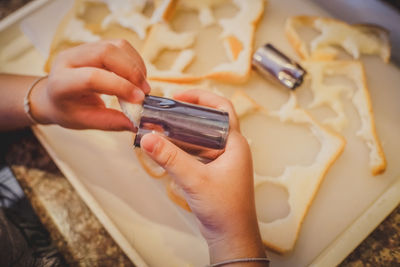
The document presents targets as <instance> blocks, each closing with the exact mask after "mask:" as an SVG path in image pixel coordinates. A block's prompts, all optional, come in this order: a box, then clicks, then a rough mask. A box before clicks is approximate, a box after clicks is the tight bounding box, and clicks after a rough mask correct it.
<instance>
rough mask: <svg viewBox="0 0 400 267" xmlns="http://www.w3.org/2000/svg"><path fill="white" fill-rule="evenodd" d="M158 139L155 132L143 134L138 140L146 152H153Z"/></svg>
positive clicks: (158, 141)
mask: <svg viewBox="0 0 400 267" xmlns="http://www.w3.org/2000/svg"><path fill="white" fill-rule="evenodd" d="M159 143H160V139H159V137H158V136H157V135H156V134H152V133H149V134H145V135H144V136H143V137H142V140H141V141H140V147H141V148H143V149H144V150H145V151H146V152H147V153H150V154H151V153H153V151H154V150H155V148H156V147H157V146H158V145H159Z"/></svg>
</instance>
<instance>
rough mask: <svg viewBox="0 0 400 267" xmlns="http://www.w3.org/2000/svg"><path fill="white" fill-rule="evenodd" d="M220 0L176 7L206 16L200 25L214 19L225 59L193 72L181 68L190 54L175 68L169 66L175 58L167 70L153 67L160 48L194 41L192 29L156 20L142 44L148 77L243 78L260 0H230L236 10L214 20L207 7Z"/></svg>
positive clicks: (170, 79) (260, 11) (184, 46)
mask: <svg viewBox="0 0 400 267" xmlns="http://www.w3.org/2000/svg"><path fill="white" fill-rule="evenodd" d="M224 2H226V1H216V2H212V1H202V2H200V1H182V2H180V3H179V4H178V8H189V9H196V10H198V11H199V12H200V17H207V18H204V19H203V22H202V23H203V26H204V25H205V26H209V25H210V24H213V23H215V24H217V25H218V26H220V27H221V28H222V33H221V34H220V39H221V40H222V42H223V45H224V47H225V51H226V55H227V57H228V59H229V61H228V62H222V63H220V64H218V65H216V66H214V67H213V68H212V69H211V70H210V71H208V72H207V73H203V74H196V75H194V74H190V73H186V72H185V68H186V67H187V66H188V65H189V64H190V63H191V61H192V60H193V59H194V57H188V58H187V59H186V60H185V62H186V64H182V65H181V66H182V67H181V68H179V69H176V68H174V67H173V66H175V65H176V61H175V62H174V63H173V64H172V65H171V67H170V68H167V70H160V69H157V68H156V66H155V65H154V64H153V63H154V61H155V60H156V59H157V58H158V56H159V55H160V53H161V52H162V51H165V50H180V49H188V48H189V47H192V46H193V45H194V41H195V40H194V38H195V33H194V32H181V33H177V32H174V31H173V30H172V29H171V28H170V27H168V26H167V25H165V24H159V25H155V26H153V27H152V30H151V32H150V34H149V37H148V39H147V40H146V42H145V44H144V47H143V57H144V58H145V60H146V61H147V66H148V68H149V78H150V79H153V80H159V81H168V82H197V81H200V80H202V79H206V78H211V79H216V80H221V81H224V82H231V83H239V82H245V81H247V79H248V78H249V75H250V70H251V56H252V52H253V42H254V35H255V30H256V24H257V22H258V21H259V19H260V18H261V16H262V14H263V10H264V1H263V0H252V1H248V2H245V1H240V0H233V1H232V3H233V4H234V5H235V6H236V7H237V8H238V9H239V12H237V14H236V15H235V16H234V17H232V18H224V19H220V20H218V21H216V22H215V21H214V18H213V17H212V11H211V9H212V7H213V6H216V5H218V4H223V3H224ZM180 5H181V6H180ZM182 6H183V7H182ZM201 12H203V13H201ZM202 14H203V15H202ZM204 14H208V15H204ZM196 56H197V57H207V56H209V55H200V54H198V55H196ZM181 57H182V56H181V55H180V56H178V59H181Z"/></svg>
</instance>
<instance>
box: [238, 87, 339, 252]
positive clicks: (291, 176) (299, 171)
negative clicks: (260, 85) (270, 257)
mask: <svg viewBox="0 0 400 267" xmlns="http://www.w3.org/2000/svg"><path fill="white" fill-rule="evenodd" d="M233 98H234V101H232V102H233V105H234V108H235V110H236V112H237V113H238V114H242V115H244V114H251V112H261V113H263V114H264V115H265V116H271V117H273V118H277V119H279V120H280V121H282V122H291V123H298V124H305V125H308V127H309V128H310V130H311V132H312V133H313V135H314V136H315V137H316V138H317V139H318V141H319V143H320V144H321V148H320V151H319V152H318V154H317V156H316V158H315V160H314V162H313V163H312V164H311V165H308V166H303V165H288V166H286V167H285V169H284V171H283V173H282V174H281V175H280V176H278V177H267V176H262V175H259V174H257V173H255V176H254V187H255V191H256V192H257V189H258V187H260V186H261V185H263V184H265V183H271V184H274V185H277V186H281V187H283V188H286V189H287V192H288V195H289V198H288V204H289V206H290V212H289V214H288V215H287V216H286V217H284V218H281V219H276V220H274V221H272V222H269V223H266V222H263V221H261V220H259V226H260V232H261V236H262V240H263V243H264V244H265V245H266V246H267V247H268V248H270V249H272V250H274V251H276V252H278V253H285V252H289V251H291V250H293V248H294V245H295V243H296V240H297V238H298V234H299V232H300V228H301V225H302V222H303V220H304V217H305V216H306V214H307V211H308V209H309V207H310V205H311V203H312V200H313V199H314V197H315V195H316V193H317V191H318V188H319V186H320V184H321V182H322V180H323V178H324V177H325V174H326V173H327V171H328V169H329V168H330V166H331V165H332V164H333V163H334V162H335V161H336V159H337V158H338V157H339V155H340V154H341V152H342V151H343V148H344V145H345V140H344V139H343V138H342V137H341V136H340V135H338V134H336V133H334V132H332V131H330V130H328V129H327V128H326V127H323V126H321V125H320V124H319V123H318V122H316V121H315V120H314V119H313V118H312V117H311V116H310V115H309V114H308V113H307V112H306V111H304V110H303V109H300V108H299V107H298V105H297V100H296V96H295V94H294V93H291V95H290V97H289V100H288V101H287V103H286V104H284V105H283V106H282V107H281V108H280V109H279V110H277V111H269V110H267V109H265V108H264V107H262V106H260V105H259V106H258V107H257V108H255V107H253V105H256V104H255V103H256V102H255V101H254V100H252V99H251V98H250V97H249V96H248V95H246V94H245V93H244V92H242V91H241V92H240V93H237V94H235V95H234V96H233ZM249 99H251V101H250V100H249ZM249 103H251V105H248V104H249ZM249 106H250V107H251V108H250V109H249V108H244V107H249ZM242 110H245V111H246V112H245V113H243V112H241V111H242ZM256 205H263V203H256ZM258 217H261V215H260V214H258Z"/></svg>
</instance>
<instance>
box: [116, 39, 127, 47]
mask: <svg viewBox="0 0 400 267" xmlns="http://www.w3.org/2000/svg"><path fill="white" fill-rule="evenodd" d="M114 44H115V46H117V47H119V48H126V47H129V46H130V44H129V42H128V41H127V40H125V39H116V40H115V41H114Z"/></svg>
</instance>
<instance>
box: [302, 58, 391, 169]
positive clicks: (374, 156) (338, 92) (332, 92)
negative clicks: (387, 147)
mask: <svg viewBox="0 0 400 267" xmlns="http://www.w3.org/2000/svg"><path fill="white" fill-rule="evenodd" d="M302 65H303V66H304V67H305V68H306V70H307V73H308V75H309V78H311V87H310V88H311V92H312V94H313V100H312V102H311V104H310V105H309V107H310V108H315V107H320V106H323V105H326V106H328V107H330V108H331V109H332V110H333V111H334V112H335V113H336V114H337V116H336V117H333V118H328V119H326V120H325V121H323V123H325V124H328V125H329V126H331V127H332V128H333V129H335V130H336V131H341V130H342V129H343V128H344V127H345V125H346V123H347V118H346V114H345V111H344V107H343V99H342V98H343V97H344V96H347V97H349V98H351V101H352V103H353V105H354V107H355V108H356V110H357V112H358V114H359V116H360V121H361V127H360V129H359V130H358V132H357V133H356V134H357V136H359V137H360V138H361V139H362V140H363V141H365V143H366V144H367V147H368V149H369V165H370V168H371V172H372V174H373V175H378V174H380V173H382V172H384V171H385V169H386V158H385V155H384V152H383V149H382V145H381V143H380V140H379V138H378V135H377V133H376V127H375V122H374V114H373V110H372V102H371V97H370V95H369V91H368V87H367V81H366V77H365V71H364V67H363V64H362V63H361V62H359V61H304V62H303V63H302ZM327 76H344V77H346V78H348V79H349V80H350V81H352V82H353V83H354V85H355V90H354V89H353V88H351V87H349V86H348V85H344V84H326V83H325V82H324V80H325V78H326V77H327ZM353 90H354V91H353Z"/></svg>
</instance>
